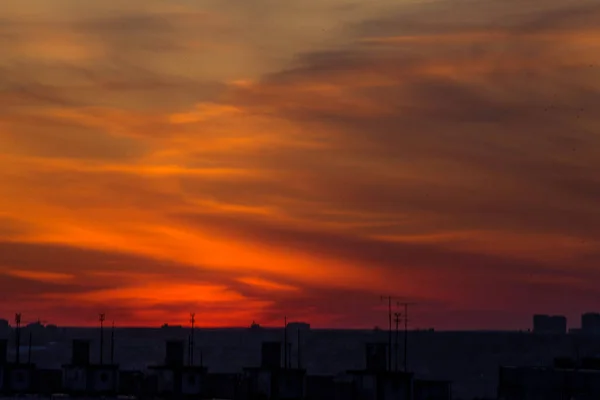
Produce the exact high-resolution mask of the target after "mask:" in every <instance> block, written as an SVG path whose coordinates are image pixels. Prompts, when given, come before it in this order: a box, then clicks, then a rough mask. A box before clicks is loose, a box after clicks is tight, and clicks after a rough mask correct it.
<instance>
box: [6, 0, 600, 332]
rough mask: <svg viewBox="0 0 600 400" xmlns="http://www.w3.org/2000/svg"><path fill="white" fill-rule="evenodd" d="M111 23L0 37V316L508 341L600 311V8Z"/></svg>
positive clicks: (221, 8)
mask: <svg viewBox="0 0 600 400" xmlns="http://www.w3.org/2000/svg"><path fill="white" fill-rule="evenodd" d="M121 3H123V2H116V1H109V2H108V3H107V2H103V3H102V4H100V3H93V2H80V1H75V0H58V1H52V2H50V1H48V0H27V1H22V2H19V3H18V4H17V3H15V4H13V5H11V6H9V8H8V10H7V12H6V13H4V16H3V17H2V20H0V46H1V48H2V49H3V51H2V55H0V88H1V90H0V102H2V104H4V105H5V106H4V107H3V108H2V109H1V110H0V182H1V183H2V184H1V186H0V190H1V191H0V194H1V196H0V222H1V226H0V240H2V241H1V242H0V289H1V290H0V291H2V293H3V301H2V305H1V306H0V312H2V313H5V314H8V313H12V312H14V311H16V310H20V311H21V312H23V313H24V314H25V315H27V314H31V315H32V316H33V317H34V318H35V317H38V316H40V315H44V319H46V320H50V321H53V322H58V323H66V324H78V323H81V324H86V323H93V321H94V319H95V315H96V313H97V312H98V310H101V309H102V310H105V311H106V312H107V313H112V315H113V317H114V318H117V319H118V318H120V319H122V320H123V322H122V324H134V325H143V324H153V325H157V324H161V323H163V322H171V323H181V322H184V321H185V320H186V319H187V317H186V315H187V313H188V312H189V311H190V310H195V311H196V312H197V313H198V315H200V314H202V315H203V317H202V320H203V324H206V325H223V324H225V325H228V324H239V323H240V321H246V322H245V323H248V324H249V323H250V322H251V321H252V320H256V321H257V322H260V323H280V322H281V319H282V318H283V316H284V315H288V316H289V317H290V318H293V319H306V320H309V321H310V322H313V323H314V324H316V325H321V326H349V325H353V326H366V327H371V326H373V325H376V324H380V323H381V321H380V320H379V318H378V315H379V314H378V313H379V312H380V311H379V310H378V306H380V305H381V304H380V302H379V297H380V295H382V294H395V295H398V296H403V297H405V298H409V299H412V300H416V301H417V302H419V303H420V310H419V313H418V315H417V316H415V318H414V319H413V321H414V323H415V325H419V326H436V327H438V328H444V327H446V328H448V327H451V328H457V327H461V328H467V327H480V328H493V327H520V328H523V327H526V326H527V324H528V323H529V322H528V319H529V315H530V314H531V313H533V312H538V311H541V312H557V313H565V314H567V315H569V316H571V317H574V316H576V315H577V314H578V313H580V312H581V311H586V310H587V309H588V308H592V307H594V304H596V303H597V302H598V300H600V299H599V298H598V295H597V294H596V293H595V290H594V287H593V286H592V285H591V284H590V282H594V281H595V280H597V278H598V272H597V271H596V269H595V265H597V264H598V262H600V251H599V249H600V213H598V203H599V201H600V189H599V188H600V175H599V173H598V172H599V171H600V133H599V132H600V118H599V117H598V116H600V56H599V55H600V28H598V27H599V26H600V6H598V4H596V3H597V2H594V1H588V0H578V1H575V2H569V3H568V4H566V3H565V2H560V1H547V2H539V1H525V2H522V1H520V2H517V1H504V2H481V1H472V0H461V1H457V2H455V1H453V2H451V3H449V2H444V1H433V2H420V1H408V0H406V1H400V2H398V1H391V0H390V1H383V2H377V4H376V5H374V4H371V3H368V2H367V3H364V4H363V3H351V2H346V1H344V0H309V1H307V2H303V3H302V5H301V6H300V5H294V4H291V3H282V2H277V1H272V0H252V1H247V2H243V4H242V3H240V4H235V6H234V5H233V3H231V4H227V3H224V2H221V1H212V0H205V1H201V2H192V1H180V2H177V4H175V3H173V4H171V3H165V2H163V1H154V0H147V1H144V2H142V1H131V2H127V3H123V4H121ZM33 10H34V11H35V12H34V11H33ZM567 297H568V298H569V301H568V302H565V301H564V299H565V298H567ZM170 316H171V317H172V318H174V319H176V320H174V321H169V320H168V319H169V317H170ZM113 317H111V318H113Z"/></svg>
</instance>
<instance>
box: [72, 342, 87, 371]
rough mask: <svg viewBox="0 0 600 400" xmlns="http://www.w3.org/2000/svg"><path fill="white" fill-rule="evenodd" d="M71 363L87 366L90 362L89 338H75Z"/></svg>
mask: <svg viewBox="0 0 600 400" xmlns="http://www.w3.org/2000/svg"><path fill="white" fill-rule="evenodd" d="M71 364H73V365H77V366H86V365H89V364H90V342H89V340H82V339H74V340H73V348H72V351H71Z"/></svg>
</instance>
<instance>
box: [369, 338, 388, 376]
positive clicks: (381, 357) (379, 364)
mask: <svg viewBox="0 0 600 400" xmlns="http://www.w3.org/2000/svg"><path fill="white" fill-rule="evenodd" d="M365 349H366V369H367V370H368V371H377V372H379V371H385V370H387V344H386V343H367V345H366V346H365Z"/></svg>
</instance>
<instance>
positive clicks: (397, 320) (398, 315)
mask: <svg viewBox="0 0 600 400" xmlns="http://www.w3.org/2000/svg"><path fill="white" fill-rule="evenodd" d="M401 315H402V314H400V313H398V312H395V313H394V321H395V322H396V339H395V341H394V371H396V372H398V323H399V322H400V316H401Z"/></svg>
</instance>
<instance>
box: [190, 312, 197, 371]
mask: <svg viewBox="0 0 600 400" xmlns="http://www.w3.org/2000/svg"><path fill="white" fill-rule="evenodd" d="M190 322H191V323H192V332H191V334H190V365H194V323H195V322H196V313H190Z"/></svg>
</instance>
